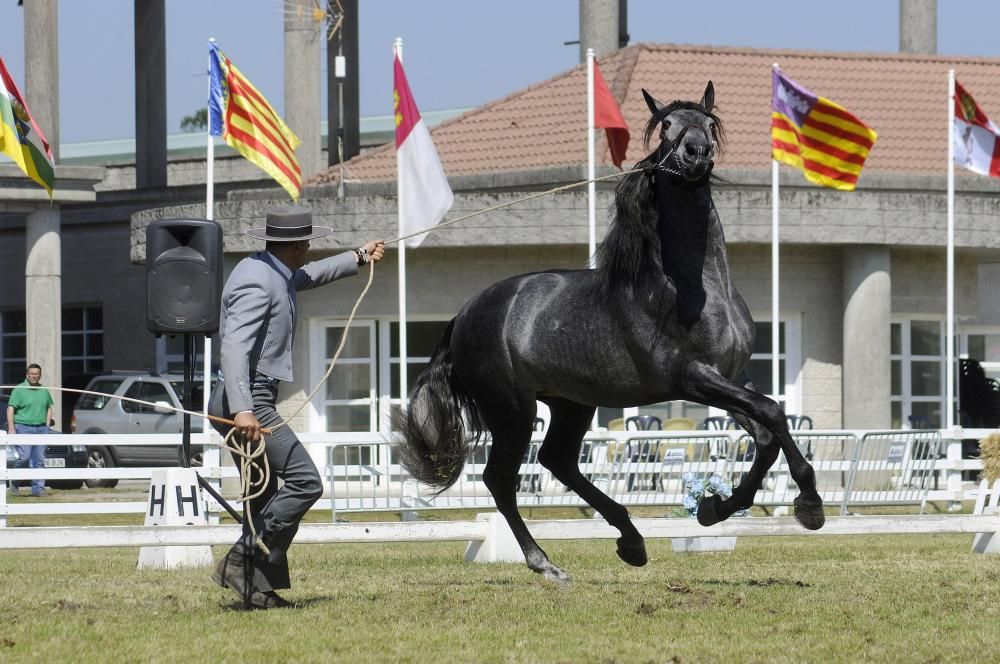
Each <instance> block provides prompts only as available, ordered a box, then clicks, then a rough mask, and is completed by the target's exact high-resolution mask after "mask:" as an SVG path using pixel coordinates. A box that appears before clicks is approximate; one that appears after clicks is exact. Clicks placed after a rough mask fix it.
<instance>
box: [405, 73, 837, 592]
mask: <svg viewBox="0 0 1000 664" xmlns="http://www.w3.org/2000/svg"><path fill="white" fill-rule="evenodd" d="M643 94H644V95H645V98H646V103H647V104H648V105H649V109H650V111H651V112H652V117H651V118H650V120H649V123H648V124H647V126H646V131H645V136H644V138H645V144H646V145H648V144H649V139H650V137H651V136H652V135H653V133H654V132H657V130H658V133H659V136H660V144H659V146H658V147H657V148H656V150H655V151H654V152H653V153H652V154H650V155H649V156H648V157H646V159H644V160H643V161H641V162H640V163H639V164H637V165H636V169H635V171H634V172H632V173H630V174H628V175H626V176H625V177H624V178H623V179H622V181H621V182H620V183H619V185H618V187H617V190H616V193H615V204H614V206H615V215H614V221H613V223H612V225H611V227H610V229H609V231H608V234H607V237H606V238H605V240H604V243H603V244H602V246H601V249H600V252H599V255H598V269H597V270H552V271H547V272H538V273H534V274H526V275H522V276H519V277H513V278H510V279H506V280H504V281H501V282H499V283H497V284H494V285H492V286H490V287H489V288H487V289H486V290H485V291H483V292H482V293H480V294H479V295H478V296H476V297H474V298H473V299H472V300H470V301H469V302H468V303H467V304H466V305H465V306H464V307H463V308H462V310H461V311H460V312H459V314H458V315H457V316H456V317H455V318H454V319H453V320H452V321H451V323H450V324H449V325H448V327H447V329H446V331H445V333H444V338H443V339H442V341H441V343H440V345H439V346H438V348H437V349H436V350H435V352H434V356H433V358H432V360H431V363H430V365H429V366H428V367H427V369H426V370H425V371H424V372H423V373H422V374H421V375H420V377H419V378H418V379H417V382H416V385H415V386H414V388H413V392H412V393H411V394H410V409H409V411H408V412H407V413H405V414H404V415H403V416H401V417H399V418H397V424H396V426H397V430H398V431H400V432H401V433H400V437H399V439H397V451H398V453H399V455H400V459H401V461H402V463H403V464H404V465H405V466H406V468H408V469H409V471H410V472H411V473H412V474H413V475H414V477H416V478H417V479H419V480H421V481H423V482H425V483H427V484H430V485H432V486H436V487H441V488H442V490H443V489H445V488H447V487H449V486H451V485H452V484H453V483H454V482H455V481H457V480H458V478H459V476H460V474H461V471H462V466H463V465H464V463H465V461H466V458H467V457H468V454H469V451H470V448H471V446H473V445H475V444H476V442H477V441H478V440H479V437H480V434H482V433H483V431H484V429H485V430H489V432H490V434H491V435H492V439H493V446H492V450H491V452H490V456H489V460H488V461H487V464H486V470H485V472H484V474H483V480H484V482H485V483H486V486H487V487H488V488H489V490H490V492H491V493H492V494H493V498H494V500H495V501H496V504H497V509H498V510H499V511H500V513H501V514H503V515H504V517H505V518H506V519H507V523H509V524H510V527H511V530H512V531H513V533H514V536H515V537H516V538H517V541H518V543H519V544H520V545H521V549H522V550H523V551H524V556H525V558H526V559H527V562H528V567H530V568H531V569H532V570H534V571H536V572H540V573H542V574H543V575H545V577H546V578H549V579H554V580H557V581H565V580H567V579H568V578H569V577H568V576H567V575H566V573H565V572H563V571H562V570H561V569H560V568H559V567H557V566H556V565H554V564H552V562H550V561H549V559H548V556H546V555H545V552H544V551H543V550H542V549H541V548H540V547H539V546H538V543H537V542H535V540H534V538H532V536H531V534H530V533H529V532H528V529H527V527H526V526H525V524H524V521H523V520H522V519H521V516H520V514H518V511H517V504H516V501H515V493H516V487H517V478H518V474H517V473H518V469H519V466H520V464H521V459H522V457H523V456H524V453H525V450H526V449H527V448H528V445H529V442H530V437H531V431H532V423H533V420H534V417H535V400H536V399H537V400H539V401H541V402H543V403H545V404H547V405H548V407H549V409H550V411H551V415H552V420H551V423H550V425H549V430H548V433H547V434H546V435H545V441H544V442H543V443H542V446H541V448H540V450H539V452H538V461H539V462H540V463H541V464H542V465H543V466H545V467H546V468H548V469H549V470H550V471H551V472H552V474H553V476H555V477H556V478H557V479H558V480H559V481H560V482H562V483H563V484H565V485H566V486H567V487H569V488H570V489H572V490H574V491H575V492H576V493H577V494H578V495H579V496H580V497H581V498H583V499H584V500H585V501H587V503H588V504H589V505H591V506H592V507H593V508H594V509H595V510H597V511H598V512H600V514H601V515H602V516H604V518H605V519H607V521H608V523H610V524H611V525H612V526H614V527H616V528H617V529H618V530H619V531H620V532H621V537H620V538H619V539H618V555H619V557H621V559H622V560H624V561H625V562H626V563H629V564H630V565H636V566H640V565H644V564H646V561H647V557H646V547H645V544H644V542H643V538H642V535H640V534H639V532H638V530H636V528H635V526H634V525H633V524H632V522H631V520H630V519H629V515H628V511H627V510H626V509H625V508H624V507H622V506H621V505H619V504H618V503H616V502H615V501H613V500H611V498H609V497H608V496H606V495H605V494H604V493H602V492H601V491H600V490H598V489H597V488H596V487H595V486H594V485H593V484H592V483H591V482H590V481H589V480H587V479H586V478H585V477H584V476H583V474H582V473H581V472H580V468H579V466H578V463H577V461H578V459H579V454H580V447H581V441H582V438H583V436H584V434H585V432H586V431H587V429H588V427H589V425H590V423H591V421H592V419H593V417H594V410H595V408H596V407H597V406H608V407H614V408H617V407H626V406H636V405H642V404H650V403H658V402H661V401H668V400H673V399H686V400H689V401H695V402H698V403H701V404H706V405H710V406H715V407H718V408H722V409H725V410H727V411H729V412H730V413H732V414H733V416H734V417H735V418H736V419H737V421H739V422H740V423H741V424H742V425H743V426H744V428H746V429H747V430H748V431H750V432H751V433H752V434H753V435H754V437H755V438H756V441H757V450H758V452H757V455H756V457H755V458H754V461H753V465H752V467H751V469H750V471H749V472H748V474H747V475H746V476H745V478H744V479H743V481H742V482H741V484H740V486H738V487H737V488H736V489H735V490H734V491H733V495H732V496H731V497H730V498H728V499H726V500H722V499H720V498H719V496H712V497H711V498H709V499H706V500H704V501H702V503H701V505H700V506H699V509H698V521H699V522H700V523H701V524H702V525H706V526H708V525H712V524H714V523H718V522H719V521H722V520H723V519H726V518H728V517H730V516H732V514H734V513H735V512H736V511H737V510H740V509H746V508H749V507H750V506H751V505H752V504H753V496H754V493H755V492H756V488H757V487H759V486H760V484H761V481H762V480H763V478H764V476H765V474H766V473H767V470H768V469H769V468H770V467H771V466H772V465H773V464H774V462H775V460H776V459H777V457H778V451H779V449H780V450H784V452H785V457H786V458H787V459H788V463H789V470H790V472H791V475H792V478H793V479H794V480H795V481H796V482H797V484H798V486H799V488H800V490H801V494H800V495H799V496H798V497H797V498H796V499H795V517H796V518H797V519H798V520H799V522H800V523H801V524H802V525H803V526H804V527H806V528H809V529H817V528H820V527H821V526H822V525H823V521H824V516H823V503H822V500H821V499H820V497H819V494H817V493H816V481H815V475H814V473H813V469H812V466H810V465H809V463H808V462H807V461H806V460H805V458H804V457H803V456H802V454H801V452H800V451H799V450H798V448H797V447H796V445H795V442H794V441H793V440H792V437H791V436H790V435H789V433H788V426H787V423H786V421H785V416H784V413H782V411H781V409H780V408H779V407H778V404H776V403H775V402H774V401H772V400H771V399H768V398H767V397H764V396H762V395H761V394H758V393H757V392H755V391H753V390H752V389H751V388H750V387H749V386H747V387H744V386H742V385H740V384H739V383H737V382H736V380H737V376H740V375H741V372H742V371H743V369H744V367H745V366H746V363H747V360H749V358H750V354H751V352H752V350H753V345H754V326H753V320H752V319H751V318H750V313H749V311H748V310H747V307H746V304H745V303H744V302H743V298H742V297H740V294H739V293H738V292H737V291H736V288H735V287H734V286H733V283H732V280H731V279H730V276H729V264H728V261H727V258H726V242H725V238H724V237H723V233H722V224H721V223H720V222H719V215H718V213H717V212H716V209H715V205H714V204H713V203H712V190H711V187H710V185H709V181H710V179H711V174H712V167H713V161H712V160H713V157H714V156H715V152H716V150H717V148H718V146H719V142H720V141H721V139H722V136H723V133H722V125H721V123H720V121H719V119H718V117H716V116H715V115H714V114H713V113H712V107H713V106H714V97H715V92H714V88H713V86H712V83H711V82H709V84H708V86H707V87H706V89H705V95H704V97H703V98H702V100H701V101H700V102H699V103H697V104H696V103H694V102H689V101H675V102H673V103H671V104H668V105H663V104H661V103H659V102H658V101H656V100H655V99H653V97H652V96H650V95H649V93H647V92H646V91H645V90H643Z"/></svg>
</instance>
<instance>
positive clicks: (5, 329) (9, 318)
mask: <svg viewBox="0 0 1000 664" xmlns="http://www.w3.org/2000/svg"><path fill="white" fill-rule="evenodd" d="M25 328H26V324H25V316H24V312H23V311H3V312H0V372H2V374H3V384H4V385H16V384H17V383H20V382H21V381H22V380H24V373H25V369H26V367H27V366H28V359H27V354H28V352H27V337H26V334H25Z"/></svg>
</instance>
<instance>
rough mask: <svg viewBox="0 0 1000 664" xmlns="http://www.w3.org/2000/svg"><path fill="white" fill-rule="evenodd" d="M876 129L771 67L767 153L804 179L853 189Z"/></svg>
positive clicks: (827, 185)
mask: <svg viewBox="0 0 1000 664" xmlns="http://www.w3.org/2000/svg"><path fill="white" fill-rule="evenodd" d="M876 138H878V135H877V134H876V133H875V131H874V130H873V129H872V128H871V127H869V126H868V125H866V124H865V123H864V122H862V121H861V120H859V119H858V118H857V117H855V116H854V115H852V114H851V113H849V112H848V111H847V109H845V108H844V107H843V106H841V105H840V104H837V103H836V102H833V101H830V100H829V99H826V98H825V97H819V96H817V95H814V94H813V93H811V92H809V91H808V90H806V89H805V88H803V87H802V86H800V85H799V84H798V83H796V82H795V81H793V80H792V79H790V78H788V77H787V76H785V75H784V74H782V73H781V71H780V70H778V68H777V67H775V68H774V75H773V79H772V96H771V156H772V158H773V159H774V160H775V161H780V162H782V163H784V164H788V165H789V166H794V167H796V168H800V169H802V174H803V175H804V176H805V178H806V180H809V181H810V182H814V183H816V184H819V185H823V186H824V187H832V188H834V189H840V190H843V191H854V188H855V186H857V183H858V176H859V175H860V174H861V168H862V167H863V166H864V165H865V159H867V158H868V153H869V152H870V151H871V149H872V146H873V145H875V139H876Z"/></svg>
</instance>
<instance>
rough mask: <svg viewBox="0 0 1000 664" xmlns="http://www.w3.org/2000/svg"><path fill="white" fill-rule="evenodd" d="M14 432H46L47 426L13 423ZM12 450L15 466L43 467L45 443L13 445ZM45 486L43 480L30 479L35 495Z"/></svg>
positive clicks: (40, 493)
mask: <svg viewBox="0 0 1000 664" xmlns="http://www.w3.org/2000/svg"><path fill="white" fill-rule="evenodd" d="M14 432H15V433H29V434H30V433H48V432H49V427H48V425H47V424H40V425H38V426H31V425H30V424H18V423H17V422H15V423H14ZM14 450H15V451H16V452H17V465H16V466H15V468H24V467H25V466H28V467H29V468H44V467H45V445H15V446H14ZM44 488H45V480H42V479H34V480H31V493H32V495H35V496H40V495H42V489H44Z"/></svg>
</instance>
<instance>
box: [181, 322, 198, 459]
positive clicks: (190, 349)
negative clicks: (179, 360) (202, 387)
mask: <svg viewBox="0 0 1000 664" xmlns="http://www.w3.org/2000/svg"><path fill="white" fill-rule="evenodd" d="M183 336H184V396H183V397H182V399H183V408H184V410H185V411H190V410H192V409H193V408H192V404H191V383H193V382H194V353H195V344H194V339H193V335H191V334H185V335H183ZM181 431H182V433H181V463H182V464H183V466H184V467H185V468H190V467H191V415H190V414H189V413H186V412H185V413H184V428H183V429H182V430H181Z"/></svg>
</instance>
